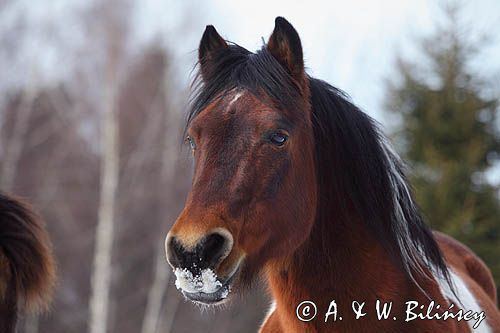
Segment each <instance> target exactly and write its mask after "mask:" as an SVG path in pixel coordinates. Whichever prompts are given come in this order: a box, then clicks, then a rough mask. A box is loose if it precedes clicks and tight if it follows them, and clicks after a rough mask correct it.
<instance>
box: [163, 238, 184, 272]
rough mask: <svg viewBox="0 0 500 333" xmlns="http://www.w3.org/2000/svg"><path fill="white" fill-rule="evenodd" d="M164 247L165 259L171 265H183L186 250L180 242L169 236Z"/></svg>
mask: <svg viewBox="0 0 500 333" xmlns="http://www.w3.org/2000/svg"><path fill="white" fill-rule="evenodd" d="M165 248H166V251H167V260H168V262H169V263H170V265H172V266H173V267H181V266H183V262H184V261H185V259H186V258H185V257H186V254H187V251H186V250H185V249H184V247H183V246H182V245H181V243H180V242H179V241H178V240H177V238H175V236H171V237H168V238H167V241H166V244H165Z"/></svg>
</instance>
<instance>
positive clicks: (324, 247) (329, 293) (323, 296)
mask: <svg viewBox="0 0 500 333" xmlns="http://www.w3.org/2000/svg"><path fill="white" fill-rule="evenodd" d="M267 278H268V282H269V286H270V289H271V291H272V293H273V296H274V298H275V301H276V303H277V311H278V312H279V313H281V314H282V315H283V316H295V307H296V306H297V305H298V304H299V303H301V302H302V301H304V300H310V301H313V302H314V303H315V304H316V305H317V306H318V309H323V310H324V311H326V309H328V306H329V304H330V302H331V301H332V300H335V301H336V303H337V304H344V305H346V304H348V305H350V304H351V302H352V301H353V300H360V301H367V302H370V301H372V302H375V300H376V299H377V296H378V297H380V295H381V294H391V293H392V292H395V293H398V292H399V293H401V292H403V291H404V290H405V289H406V290H407V289H408V281H407V280H406V278H405V276H404V274H403V273H402V272H401V270H400V269H399V268H398V267H397V266H396V265H395V264H394V262H393V261H392V260H391V259H389V258H388V256H387V255H386V252H385V250H384V249H383V247H382V246H381V244H380V243H379V242H378V241H377V240H376V239H375V238H374V237H373V236H372V235H371V234H370V232H369V231H367V229H366V228H365V227H364V226H363V224H362V223H361V221H359V220H357V219H355V218H354V217H352V219H343V220H336V219H335V218H334V215H333V214H330V216H329V217H326V218H322V219H317V220H316V221H315V225H314V227H313V228H312V231H311V234H310V237H309V239H308V240H307V241H306V242H305V243H304V244H303V245H302V246H301V247H300V248H299V249H298V250H297V251H296V252H295V253H293V254H292V255H290V256H289V257H286V258H282V259H279V260H275V261H273V262H271V263H270V264H269V265H268V267H267ZM388 281H390V285H388V283H387V282H388ZM284 320H293V321H296V318H295V317H291V318H288V319H284Z"/></svg>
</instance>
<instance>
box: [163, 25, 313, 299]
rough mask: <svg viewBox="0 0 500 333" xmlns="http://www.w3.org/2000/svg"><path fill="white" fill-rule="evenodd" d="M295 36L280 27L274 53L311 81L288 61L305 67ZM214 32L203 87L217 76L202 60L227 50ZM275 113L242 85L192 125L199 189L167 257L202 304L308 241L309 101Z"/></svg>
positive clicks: (272, 43) (180, 280) (194, 189)
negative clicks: (214, 50) (212, 51)
mask: <svg viewBox="0 0 500 333" xmlns="http://www.w3.org/2000/svg"><path fill="white" fill-rule="evenodd" d="M279 23H280V24H281V25H285V26H284V27H283V26H281V27H280V26H279ZM290 28H291V26H290V25H289V23H288V22H286V21H285V22H278V21H277V26H276V28H275V31H274V32H273V35H272V36H271V39H270V41H269V43H268V51H269V52H270V53H271V54H273V56H275V57H276V59H277V60H278V61H279V62H280V63H281V64H283V66H286V67H285V68H286V69H287V70H288V71H289V73H290V75H291V76H292V77H294V79H295V80H296V82H301V81H300V80H302V79H303V80H304V81H302V82H305V76H304V73H303V64H302V63H300V64H296V63H293V64H292V63H290V64H288V63H287V61H289V59H294V58H295V59H300V62H302V54H301V52H302V51H301V48H300V41H299V44H298V47H299V48H300V49H299V50H300V55H297V54H295V53H296V52H297V50H294V52H295V53H294V54H293V55H291V54H288V53H290V52H292V47H291V46H290V45H289V40H290V38H292V39H294V42H296V41H297V40H298V36H288V35H287V34H286V33H288V34H290V33H292V35H293V33H294V34H295V35H296V32H295V30H293V28H291V29H292V30H290ZM209 29H213V28H207V31H208V34H209V35H210V34H211V36H208V37H207V36H206V35H207V31H206V32H205V35H204V37H203V38H202V43H201V45H200V62H201V65H202V68H201V71H202V75H203V76H204V77H203V78H204V80H209V79H210V78H209V77H207V76H208V73H210V70H211V69H210V68H207V66H209V63H208V62H207V61H206V59H207V56H208V57H209V55H207V54H203V55H202V54H201V53H202V52H205V53H206V52H210V47H217V48H224V47H227V44H225V41H223V40H222V38H220V36H219V35H218V34H217V33H216V32H215V29H213V31H211V30H209ZM283 30H286V31H285V32H283ZM214 33H215V35H214ZM207 38H208V40H204V39H207ZM214 38H215V40H213V39H214ZM207 45H209V46H207ZM210 45H211V46H210ZM286 47H288V48H289V50H288V53H287V52H286ZM294 47H295V48H296V47H297V45H294ZM275 48H278V49H279V50H276V49H275ZM202 50H203V51H202ZM283 50H285V51H283ZM278 51H279V52H282V53H283V52H284V53H283V54H282V55H280V54H278ZM280 56H282V57H285V58H286V59H282V58H279V57H280ZM292 66H302V67H301V68H302V70H301V72H300V73H301V74H300V75H302V76H301V77H295V75H297V73H299V72H295V71H294V70H296V69H297V68H296V67H293V68H292ZM302 104H303V105H302ZM274 105H276V103H273V101H272V98H270V97H269V96H266V98H262V96H261V97H260V98H259V97H257V96H256V95H255V94H253V93H252V92H250V91H249V90H248V89H244V88H243V89H242V88H238V87H236V88H234V89H232V90H230V91H226V92H224V94H222V96H220V97H219V98H215V99H214V101H213V102H212V103H210V104H209V105H208V106H207V107H206V108H204V109H203V110H202V111H201V112H200V113H199V114H198V115H197V116H196V118H195V119H194V120H193V121H192V122H191V123H190V126H189V128H188V141H189V143H190V145H191V148H192V150H193V155H194V159H195V168H194V177H193V184H192V189H191V192H190V193H189V195H188V198H187V200H186V205H185V207H184V209H183V211H182V212H181V214H180V216H179V217H178V219H177V221H176V222H175V224H174V226H173V227H172V229H171V231H170V232H169V234H168V236H167V239H166V250H167V258H168V261H169V263H170V264H171V265H172V267H173V268H174V270H175V273H176V276H177V282H176V285H177V287H178V288H179V289H180V290H181V291H182V293H183V294H184V295H185V296H186V297H187V298H189V299H191V300H193V301H195V302H200V303H204V304H217V303H220V302H223V301H224V300H225V299H226V298H227V296H228V294H229V292H230V290H231V289H234V288H235V286H236V285H241V284H246V283H248V282H250V281H251V280H252V279H253V277H254V276H255V275H256V273H257V272H259V271H260V270H261V269H262V268H263V267H265V265H266V264H268V263H270V262H272V260H273V259H279V258H283V257H286V256H288V255H290V254H292V253H293V252H294V251H295V250H296V249H297V247H299V246H300V245H301V244H302V243H303V242H304V240H305V239H306V238H307V237H308V235H309V232H310V229H311V226H312V224H313V220H314V217H315V209H316V186H317V185H316V178H315V166H314V138H313V132H312V126H311V120H310V110H309V109H308V103H307V97H305V96H304V101H303V103H301V105H302V107H298V108H295V109H294V110H293V111H292V110H283V109H280V108H278V107H275V106H274Z"/></svg>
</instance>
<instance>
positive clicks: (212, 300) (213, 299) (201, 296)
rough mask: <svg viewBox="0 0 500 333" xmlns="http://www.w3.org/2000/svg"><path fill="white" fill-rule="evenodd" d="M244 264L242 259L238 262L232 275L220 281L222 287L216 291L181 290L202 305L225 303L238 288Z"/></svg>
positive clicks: (188, 297)
mask: <svg viewBox="0 0 500 333" xmlns="http://www.w3.org/2000/svg"><path fill="white" fill-rule="evenodd" d="M242 266H243V263H242V261H240V262H238V264H237V265H236V267H235V268H234V269H233V270H232V272H231V273H230V275H229V276H228V277H227V278H225V279H224V280H222V281H220V282H221V286H220V288H219V289H217V290H216V291H214V292H213V293H205V292H188V291H185V290H181V292H182V294H183V295H184V297H186V298H187V299H188V300H190V301H191V302H193V303H197V304H201V305H209V306H210V305H212V306H216V305H221V304H224V303H226V302H227V301H229V299H230V298H231V296H232V295H233V293H234V291H235V290H236V289H237V288H236V287H237V286H236V285H237V284H238V280H239V275H240V273H241V268H242Z"/></svg>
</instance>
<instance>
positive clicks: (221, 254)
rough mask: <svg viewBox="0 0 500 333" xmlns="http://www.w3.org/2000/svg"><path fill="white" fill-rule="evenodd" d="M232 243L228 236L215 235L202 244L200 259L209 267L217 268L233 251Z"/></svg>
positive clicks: (205, 239)
mask: <svg viewBox="0 0 500 333" xmlns="http://www.w3.org/2000/svg"><path fill="white" fill-rule="evenodd" d="M231 243H232V241H231V240H230V239H228V237H227V236H226V235H223V234H221V233H218V232H216V233H213V234H210V235H208V236H207V237H205V238H204V239H203V240H202V242H201V243H200V252H199V255H200V259H201V261H202V262H203V263H204V264H205V265H206V266H208V267H215V266H216V265H217V264H218V263H219V262H221V261H222V260H223V259H224V258H225V257H226V256H227V255H228V254H229V252H230V251H231V247H232V244H231Z"/></svg>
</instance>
